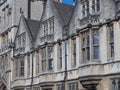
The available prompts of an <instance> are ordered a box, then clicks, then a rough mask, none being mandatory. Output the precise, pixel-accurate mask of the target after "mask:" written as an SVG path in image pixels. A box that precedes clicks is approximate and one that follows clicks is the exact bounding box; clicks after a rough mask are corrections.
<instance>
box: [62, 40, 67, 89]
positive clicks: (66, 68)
mask: <svg viewBox="0 0 120 90" xmlns="http://www.w3.org/2000/svg"><path fill="white" fill-rule="evenodd" d="M66 78H67V41H66V40H65V76H64V81H63V90H65V84H66V83H65V82H66Z"/></svg>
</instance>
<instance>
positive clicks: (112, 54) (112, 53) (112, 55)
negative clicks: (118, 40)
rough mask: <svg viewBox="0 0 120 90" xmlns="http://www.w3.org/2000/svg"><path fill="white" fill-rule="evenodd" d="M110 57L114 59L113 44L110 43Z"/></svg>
mask: <svg viewBox="0 0 120 90" xmlns="http://www.w3.org/2000/svg"><path fill="white" fill-rule="evenodd" d="M110 45H111V57H114V43H111V44H110Z"/></svg>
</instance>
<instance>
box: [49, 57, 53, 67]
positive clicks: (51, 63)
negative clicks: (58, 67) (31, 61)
mask: <svg viewBox="0 0 120 90" xmlns="http://www.w3.org/2000/svg"><path fill="white" fill-rule="evenodd" d="M49 69H53V60H52V59H50V60H49Z"/></svg>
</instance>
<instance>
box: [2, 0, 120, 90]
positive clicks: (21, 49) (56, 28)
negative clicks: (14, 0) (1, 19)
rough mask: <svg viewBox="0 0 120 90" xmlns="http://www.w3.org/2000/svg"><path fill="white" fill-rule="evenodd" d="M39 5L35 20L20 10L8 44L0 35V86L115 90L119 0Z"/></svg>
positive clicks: (119, 73) (119, 80)
mask: <svg viewBox="0 0 120 90" xmlns="http://www.w3.org/2000/svg"><path fill="white" fill-rule="evenodd" d="M18 1H19V0H18ZM36 2H37V1H35V2H34V4H35V3H36ZM32 4H33V3H32ZM22 5H23V4H22ZM43 5H44V7H43V12H42V15H41V19H39V18H38V17H37V16H39V13H38V12H36V13H33V14H30V15H33V17H32V16H31V17H27V14H28V13H27V11H22V12H21V14H20V15H19V18H20V19H19V20H18V25H17V27H16V32H15V34H14V37H13V39H12V41H11V43H9V42H7V41H8V40H7V39H6V38H8V39H10V36H11V34H13V33H8V32H5V34H3V33H1V34H0V35H1V41H0V42H1V49H2V51H1V54H0V56H1V57H0V60H1V65H0V67H1V73H0V74H1V79H0V81H1V82H0V89H1V90H7V89H8V90H120V69H119V68H120V60H119V59H120V53H119V51H120V35H119V32H120V1H119V0H77V2H76V5H75V6H70V5H66V4H63V3H61V1H54V0H46V1H44V4H43ZM23 6H24V5H23ZM33 6H34V5H33ZM25 9H26V7H25ZM22 10H24V9H22ZM23 12H24V13H23ZM37 14H38V15H37ZM34 15H35V16H34ZM28 16H29V14H28ZM35 17H36V19H34V18H35ZM33 19H34V20H33ZM5 26H6V25H5ZM1 31H2V30H1ZM8 31H9V32H11V31H10V30H8ZM13 31H15V30H13ZM7 34H8V36H7ZM9 44H10V45H9ZM6 45H9V47H7V46H6ZM2 47H5V48H2ZM6 48H7V49H6Z"/></svg>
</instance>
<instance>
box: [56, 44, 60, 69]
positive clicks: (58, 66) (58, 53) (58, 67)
mask: <svg viewBox="0 0 120 90" xmlns="http://www.w3.org/2000/svg"><path fill="white" fill-rule="evenodd" d="M59 50H60V45H59V44H58V45H57V58H58V60H57V69H58V70H59V69H60V51H59Z"/></svg>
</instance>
